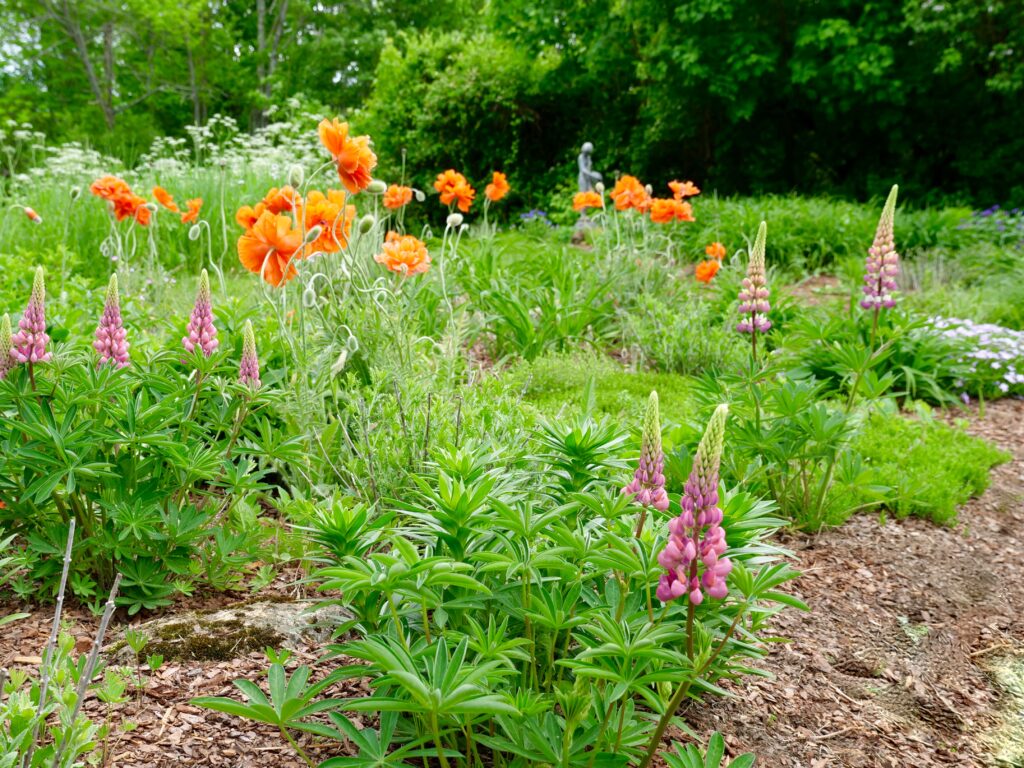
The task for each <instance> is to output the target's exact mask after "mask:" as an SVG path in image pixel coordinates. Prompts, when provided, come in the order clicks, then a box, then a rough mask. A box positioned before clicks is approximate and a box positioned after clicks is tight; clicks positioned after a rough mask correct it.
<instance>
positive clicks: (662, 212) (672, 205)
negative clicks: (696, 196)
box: [650, 198, 695, 224]
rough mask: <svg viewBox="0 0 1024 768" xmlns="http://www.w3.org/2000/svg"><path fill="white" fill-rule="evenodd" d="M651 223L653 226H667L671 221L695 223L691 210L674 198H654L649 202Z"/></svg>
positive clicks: (687, 205) (688, 205)
mask: <svg viewBox="0 0 1024 768" xmlns="http://www.w3.org/2000/svg"><path fill="white" fill-rule="evenodd" d="M650 210H651V221H653V222H654V223H655V224H669V223H671V222H673V221H695V219H694V218H693V208H692V207H691V206H690V204H689V203H684V202H682V201H680V200H676V199H674V198H667V199H665V198H656V199H654V200H651V202H650Z"/></svg>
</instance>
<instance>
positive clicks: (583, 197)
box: [572, 191, 604, 211]
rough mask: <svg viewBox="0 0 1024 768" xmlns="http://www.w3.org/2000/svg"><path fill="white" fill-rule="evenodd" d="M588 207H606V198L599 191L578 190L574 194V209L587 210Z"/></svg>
mask: <svg viewBox="0 0 1024 768" xmlns="http://www.w3.org/2000/svg"><path fill="white" fill-rule="evenodd" d="M587 208H604V198H602V197H601V195H599V194H598V193H597V192H593V191H591V192H577V193H576V194H575V195H573V196H572V209H573V210H574V211H585V210H586V209H587Z"/></svg>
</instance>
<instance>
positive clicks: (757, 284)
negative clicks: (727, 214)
mask: <svg viewBox="0 0 1024 768" xmlns="http://www.w3.org/2000/svg"><path fill="white" fill-rule="evenodd" d="M767 237H768V225H767V224H766V223H765V222H763V221H762V222H761V226H760V227H758V230H757V237H756V238H754V247H753V248H751V249H750V259H749V261H748V262H747V276H746V277H745V278H743V287H742V289H741V290H740V295H739V299H740V309H739V312H740V315H741V317H742V319H741V320H740V322H739V324H738V325H737V326H736V330H737V331H739V332H740V333H764V332H765V331H767V330H768V329H769V328H771V327H772V323H771V321H770V320H769V319H768V311H769V310H770V309H771V305H770V304H769V303H768V282H767V280H766V279H765V266H764V249H765V240H766V238H767Z"/></svg>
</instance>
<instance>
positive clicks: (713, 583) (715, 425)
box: [656, 405, 732, 605]
mask: <svg viewBox="0 0 1024 768" xmlns="http://www.w3.org/2000/svg"><path fill="white" fill-rule="evenodd" d="M728 415H729V409H728V406H726V405H720V406H718V408H716V409H715V412H714V414H713V415H712V417H711V420H710V421H709V422H708V426H707V429H706V430H705V432H704V436H703V437H702V438H701V441H700V445H699V446H698V447H697V453H696V454H695V455H694V457H693V468H692V469H691V470H690V477H689V479H688V480H687V481H686V487H685V489H684V492H683V497H682V499H681V500H680V506H681V508H682V512H681V513H680V515H679V516H678V517H676V518H675V519H673V520H672V521H670V522H669V525H668V529H669V538H668V541H667V542H666V544H665V547H664V549H662V551H661V552H659V553H658V564H659V565H661V567H662V568H664V569H665V574H664V575H662V577H661V580H660V581H659V582H658V589H657V592H656V594H657V597H658V599H659V600H661V602H663V603H667V602H669V601H671V600H675V599H677V598H680V597H682V596H683V595H687V596H688V599H689V600H690V602H691V603H692V604H693V605H699V604H700V603H701V602H702V601H703V600H704V592H707V595H708V597H712V598H715V599H721V598H723V597H725V595H726V594H727V593H728V586H727V585H726V577H727V576H728V575H729V573H730V571H731V570H732V562H731V561H730V560H729V559H728V558H726V557H723V556H722V555H723V554H724V553H725V549H726V542H725V531H724V529H723V528H722V510H721V509H719V508H718V476H719V467H720V465H721V460H722V450H723V446H724V443H725V422H726V419H727V418H728ZM702 566H703V574H700V573H699V571H700V570H701V567H702Z"/></svg>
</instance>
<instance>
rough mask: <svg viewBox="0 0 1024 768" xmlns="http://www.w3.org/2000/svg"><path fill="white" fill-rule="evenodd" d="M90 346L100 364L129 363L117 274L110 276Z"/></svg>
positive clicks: (123, 364)
mask: <svg viewBox="0 0 1024 768" xmlns="http://www.w3.org/2000/svg"><path fill="white" fill-rule="evenodd" d="M92 348H93V349H95V350H96V352H97V354H99V356H100V365H103V364H104V363H108V362H109V363H112V364H113V365H116V366H117V367H118V368H124V367H125V366H127V365H128V363H129V358H128V342H127V341H125V330H124V323H123V322H122V320H121V299H120V297H119V296H118V293H117V275H116V274H114V275H111V276H110V282H109V283H108V284H107V298H106V301H105V302H104V304H103V315H102V316H101V317H100V324H99V325H98V326H97V327H96V340H95V341H94V342H93V343H92Z"/></svg>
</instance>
